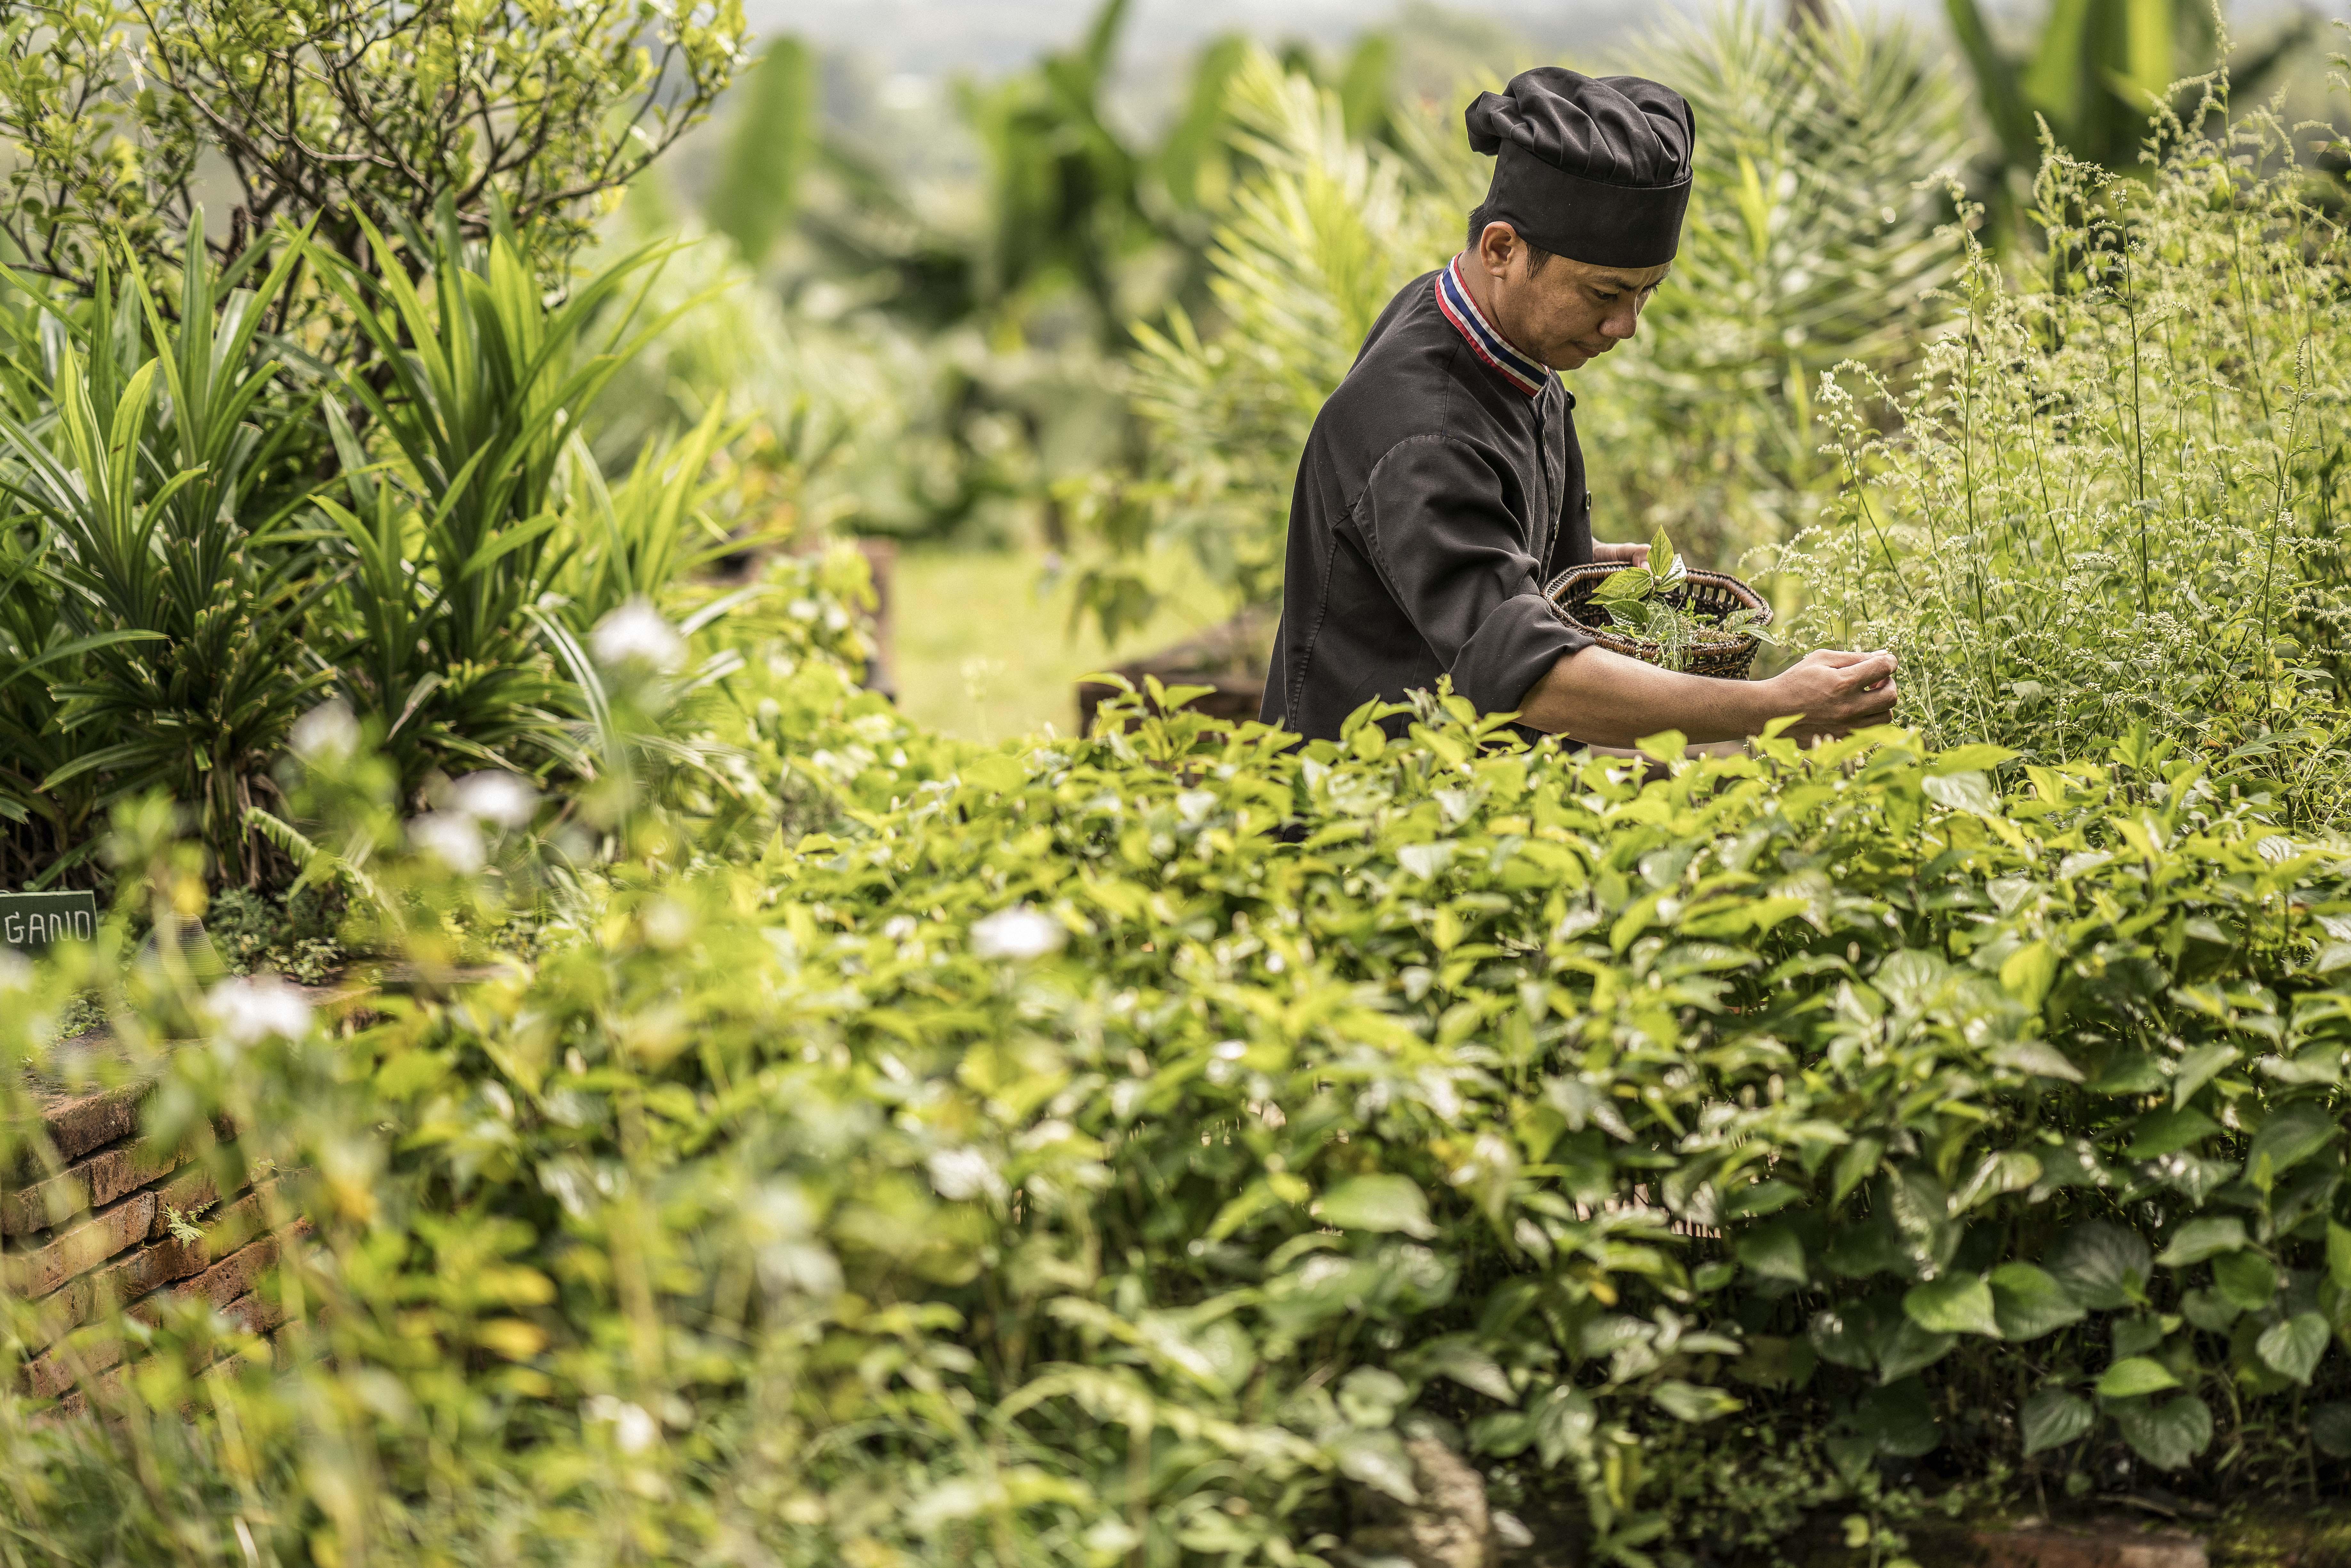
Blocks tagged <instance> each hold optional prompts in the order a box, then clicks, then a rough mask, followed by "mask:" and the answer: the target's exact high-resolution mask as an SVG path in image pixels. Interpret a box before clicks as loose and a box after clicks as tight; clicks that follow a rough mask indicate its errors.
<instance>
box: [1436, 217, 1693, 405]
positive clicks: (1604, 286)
mask: <svg viewBox="0 0 2351 1568" xmlns="http://www.w3.org/2000/svg"><path fill="white" fill-rule="evenodd" d="M1471 259H1472V260H1473V261H1474V262H1475V263H1477V264H1478V265H1480V266H1482V267H1484V269H1485V271H1486V275H1487V278H1488V280H1489V290H1490V292H1489V306H1488V313H1489V315H1491V316H1492V317H1493V319H1494V326H1495V327H1496V329H1499V331H1500V332H1501V334H1502V336H1504V337H1505V338H1508V339H1509V340H1510V341H1511V342H1512V343H1515V344H1516V345H1518V347H1519V349H1520V351H1521V352H1523V353H1528V354H1531V355H1533V356H1534V357H1535V358H1536V359H1538V360H1541V361H1542V362H1543V363H1544V364H1546V365H1549V366H1550V367H1551V368H1552V369H1553V370H1555V371H1573V370H1580V369H1582V368H1583V365H1584V363H1585V362H1586V361H1589V360H1591V359H1592V358H1593V356H1594V355H1596V354H1604V353H1606V352H1607V351H1608V350H1611V349H1613V348H1614V347H1615V346H1616V345H1617V344H1619V343H1621V342H1623V341H1625V340H1626V339H1628V338H1630V337H1632V336H1633V334H1634V332H1635V330H1636V329H1638V328H1639V326H1640V321H1641V308H1642V307H1643V306H1645V305H1646V304H1648V302H1649V296H1650V295H1652V294H1654V293H1656V289H1657V284H1658V283H1659V282H1660V281H1661V280H1662V279H1663V278H1664V277H1665V276H1666V273H1667V269H1668V267H1670V265H1671V264H1667V265H1666V266H1659V267H1593V266H1592V265H1591V264H1589V263H1587V262H1581V261H1571V260H1569V259H1568V258H1567V257H1566V256H1552V257H1551V258H1550V259H1549V260H1548V261H1546V262H1544V263H1543V264H1542V267H1541V270H1540V271H1538V270H1536V269H1535V268H1534V267H1533V265H1532V264H1533V253H1532V252H1531V250H1529V249H1528V247H1527V243H1526V242H1525V241H1524V240H1522V239H1520V238H1519V236H1518V234H1517V232H1516V231H1515V230H1513V229H1512V228H1511V227H1510V225H1508V224H1499V223H1497V224H1488V225H1486V232H1485V233H1484V234H1483V235H1479V241H1478V247H1477V249H1476V251H1475V252H1473V253H1472V258H1471Z"/></svg>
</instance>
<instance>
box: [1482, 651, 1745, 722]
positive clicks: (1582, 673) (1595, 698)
mask: <svg viewBox="0 0 2351 1568" xmlns="http://www.w3.org/2000/svg"><path fill="white" fill-rule="evenodd" d="M1776 716H1778V710H1777V708H1776V707H1774V706H1772V705H1771V702H1770V701H1769V699H1768V698H1767V696H1766V695H1765V693H1764V691H1763V688H1762V686H1761V684H1760V683H1758V682H1753V681H1723V680H1715V679H1712V678H1710V677H1708V676H1705V675H1685V674H1677V673H1676V672H1674V671H1672V670H1661V669H1659V668H1657V666H1656V665H1655V664H1644V663H1642V662H1641V661H1640V660H1638V659H1628V658H1626V657H1625V655H1624V654H1622V653H1612V652H1611V651H1609V650H1608V649H1606V648H1601V647H1591V648H1582V649H1578V650H1577V651H1576V652H1574V653H1570V654H1568V655H1567V656H1566V657H1565V658H1562V660H1560V661H1559V663H1557V664H1553V665H1552V667H1551V670H1550V672H1549V673H1548V674H1545V675H1544V676H1543V678H1542V679H1541V680H1539V681H1537V682H1536V683H1535V684H1534V685H1533V687H1532V688H1531V690H1530V691H1529V692H1528V693H1527V695H1526V697H1525V699H1524V702H1523V704H1522V706H1521V707H1520V713H1519V719H1520V723H1522V724H1525V725H1526V726H1528V727H1530V728H1532V729H1540V730H1542V731H1545V732H1546V733H1549V734H1552V735H1564V736H1566V737H1569V738H1570V739H1572V740H1580V741H1583V742H1584V743H1585V744H1586V745H1589V746H1620V747H1621V746H1630V745H1632V744H1633V743H1634V742H1635V741H1636V740H1639V739H1641V738H1642V737H1645V736H1651V735H1657V734H1661V733H1662V732H1664V731H1666V730H1668V729H1677V730H1679V731H1681V732H1682V734H1683V735H1684V736H1685V737H1687V738H1688V739H1689V740H1691V741H1692V742H1705V741H1716V740H1743V739H1745V738H1746V737H1749V736H1750V735H1755V734H1758V733H1760V732H1761V730H1762V728H1763V727H1764V726H1765V725H1766V724H1767V723H1769V722H1770V721H1771V719H1772V718H1774V717H1776Z"/></svg>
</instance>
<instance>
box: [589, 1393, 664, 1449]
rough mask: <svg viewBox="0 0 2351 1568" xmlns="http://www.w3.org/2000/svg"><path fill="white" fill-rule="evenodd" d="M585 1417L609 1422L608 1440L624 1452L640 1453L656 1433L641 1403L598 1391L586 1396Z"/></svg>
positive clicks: (648, 1446) (648, 1445) (657, 1431)
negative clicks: (609, 1434)
mask: <svg viewBox="0 0 2351 1568" xmlns="http://www.w3.org/2000/svg"><path fill="white" fill-rule="evenodd" d="M588 1419H590V1421H610V1422H611V1424H612V1440H613V1441H614V1442H616V1443H618V1444H619V1445H620V1446H621V1452H622V1453H624V1454H642V1453H643V1452H644V1451H645V1450H646V1449H647V1448H652V1447H653V1438H654V1437H657V1436H659V1429H658V1428H657V1427H654V1425H653V1417H652V1416H649V1415H647V1414H645V1407H644V1406H642V1405H633V1404H631V1403H630V1402H628V1401H627V1400H624V1399H615V1398H613V1397H612V1396H611V1395H609V1394H598V1395H595V1396H591V1397H590V1399H589V1401H588Z"/></svg>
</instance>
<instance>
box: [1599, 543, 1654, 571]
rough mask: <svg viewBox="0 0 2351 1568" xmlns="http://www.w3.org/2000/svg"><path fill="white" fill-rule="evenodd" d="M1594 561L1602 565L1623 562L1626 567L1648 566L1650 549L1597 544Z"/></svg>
mask: <svg viewBox="0 0 2351 1568" xmlns="http://www.w3.org/2000/svg"><path fill="white" fill-rule="evenodd" d="M1592 559H1593V560H1594V561H1595V562H1599V563H1602V564H1605V563H1607V562H1611V561H1619V560H1621V561H1623V562H1624V563H1625V565H1626V566H1646V565H1648V564H1649V547H1648V546H1647V545H1601V544H1596V545H1593V547H1592Z"/></svg>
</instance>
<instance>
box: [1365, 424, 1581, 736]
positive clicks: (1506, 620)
mask: <svg viewBox="0 0 2351 1568" xmlns="http://www.w3.org/2000/svg"><path fill="white" fill-rule="evenodd" d="M1510 484H1511V481H1510V479H1509V478H1508V477H1507V470H1506V469H1504V468H1503V467H1502V466H1500V465H1499V460H1498V459H1489V457H1488V456H1486V455H1484V454H1482V453H1480V452H1479V450H1478V448H1477V447H1476V446H1474V445H1472V444H1470V443H1468V442H1466V441H1462V440H1459V439H1458V438H1456V437H1453V436H1449V435H1417V436H1414V437H1412V438H1411V439H1409V440H1405V441H1402V442H1398V443H1397V444H1395V446H1394V447H1392V448H1390V449H1389V451H1388V452H1387V454H1386V455H1385V456H1384V457H1382V458H1381V459H1380V461H1379V463H1378V465H1376V466H1375V467H1374V468H1373V470H1372V474H1371V478H1370V480H1369V482H1368V483H1367V484H1365V486H1364V493H1363V496H1362V497H1361V498H1360V499H1359V500H1358V501H1357V502H1356V505H1355V507H1354V511H1353V520H1354V523H1355V526H1356V528H1357V531H1358V532H1359V533H1360V534H1361V535H1362V536H1363V539H1364V544H1365V546H1366V547H1367V548H1368V549H1369V551H1370V553H1371V557H1372V560H1373V564H1374V567H1375V568H1376V569H1377V570H1378V571H1379V574H1380V577H1381V579H1382V580H1383V581H1384V582H1385V583H1386V584H1387V588H1388V591H1389V592H1391V593H1392V594H1394V595H1395V601H1396V603H1397V604H1398V605H1400V606H1401V607H1402V608H1403V610H1404V612H1405V615H1406V616H1407V617H1409V618H1410V619H1411V621H1412V623H1413V625H1414V626H1415V627H1416V629H1417V630H1418V631H1419V632H1420V634H1421V636H1422V637H1423V638H1424V639H1425V640H1426V642H1427V643H1428V645H1429V647H1430V648H1431V649H1432V650H1433V651H1434V652H1435V653H1436V654H1437V661H1438V663H1439V664H1441V665H1442V666H1444V667H1445V668H1446V669H1447V670H1448V671H1450V672H1451V673H1452V675H1453V689H1454V690H1455V691H1457V692H1459V693H1460V694H1461V695H1463V696H1466V697H1468V699H1469V700H1470V702H1472V703H1473V704H1475V705H1476V706H1477V708H1478V711H1479V712H1480V713H1510V712H1515V711H1517V710H1518V709H1519V708H1520V707H1521V706H1523V705H1524V701H1525V698H1526V695H1527V693H1528V691H1529V690H1530V689H1531V688H1532V687H1533V685H1534V684H1535V683H1536V682H1537V681H1539V680H1541V679H1542V677H1543V675H1544V674H1545V672H1547V671H1549V670H1550V668H1551V667H1552V665H1553V664H1557V663H1558V662H1559V661H1560V660H1561V659H1562V658H1563V657H1565V656H1566V655H1567V654H1570V653H1574V652H1575V651H1576V650H1578V649H1580V648H1588V647H1590V646H1591V645H1592V639H1591V638H1590V637H1589V636H1587V635H1586V634H1585V633H1584V632H1582V631H1581V630H1579V629H1578V628H1576V627H1573V626H1571V625H1569V624H1568V623H1567V622H1565V621H1563V620H1562V619H1561V618H1560V617H1559V616H1558V615H1556V614H1554V613H1553V612H1552V608H1551V605H1550V603H1549V602H1548V601H1545V600H1544V598H1543V595H1542V587H1541V583H1540V582H1539V581H1538V580H1537V575H1538V573H1539V571H1540V570H1541V567H1540V564H1539V563H1538V561H1537V560H1536V559H1535V554H1534V541H1531V540H1529V539H1528V538H1527V537H1526V533H1525V530H1524V529H1523V528H1522V527H1521V526H1520V522H1519V519H1518V518H1517V517H1514V516H1513V515H1512V513H1511V509H1510V505H1509V501H1508V493H1509V486H1510Z"/></svg>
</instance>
